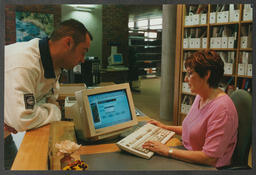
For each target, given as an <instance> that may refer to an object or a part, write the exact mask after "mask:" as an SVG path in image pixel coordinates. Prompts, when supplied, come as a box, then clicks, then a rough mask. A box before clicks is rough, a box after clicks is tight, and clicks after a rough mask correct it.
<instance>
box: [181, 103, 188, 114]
mask: <svg viewBox="0 0 256 175" xmlns="http://www.w3.org/2000/svg"><path fill="white" fill-rule="evenodd" d="M186 108H187V105H186V104H181V112H182V113H186Z"/></svg>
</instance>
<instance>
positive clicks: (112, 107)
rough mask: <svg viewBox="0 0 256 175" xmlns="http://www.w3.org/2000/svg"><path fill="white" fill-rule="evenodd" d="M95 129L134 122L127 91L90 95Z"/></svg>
mask: <svg viewBox="0 0 256 175" xmlns="http://www.w3.org/2000/svg"><path fill="white" fill-rule="evenodd" d="M88 100H89V103H90V106H91V113H92V117H93V122H94V127H95V129H100V128H104V127H108V126H113V125H117V124H120V123H124V122H127V121H130V120H132V115H131V111H130V107H129V103H128V99H127V95H126V91H125V90H118V91H112V92H107V93H101V94H95V95H89V96H88Z"/></svg>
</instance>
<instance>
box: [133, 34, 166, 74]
mask: <svg viewBox="0 0 256 175" xmlns="http://www.w3.org/2000/svg"><path fill="white" fill-rule="evenodd" d="M146 32H150V33H154V34H155V35H156V37H147V36H146V35H145V34H146ZM161 34H162V31H161V30H149V29H148V30H130V32H129V47H132V49H133V50H134V52H135V55H134V56H135V59H136V60H135V64H136V67H138V69H139V75H142V76H143V77H144V78H154V77H157V76H160V72H161V70H160V67H161V48H162V46H161V45H162V43H161ZM130 49H131V48H130Z"/></svg>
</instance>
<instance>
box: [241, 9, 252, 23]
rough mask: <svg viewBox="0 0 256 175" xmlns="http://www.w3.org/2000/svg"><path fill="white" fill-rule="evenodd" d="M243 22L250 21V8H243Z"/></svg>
mask: <svg viewBox="0 0 256 175" xmlns="http://www.w3.org/2000/svg"><path fill="white" fill-rule="evenodd" d="M243 20H244V21H250V20H252V8H245V9H244V13H243Z"/></svg>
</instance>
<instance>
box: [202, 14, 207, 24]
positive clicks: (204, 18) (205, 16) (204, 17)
mask: <svg viewBox="0 0 256 175" xmlns="http://www.w3.org/2000/svg"><path fill="white" fill-rule="evenodd" d="M206 18H207V15H206V14H200V24H206Z"/></svg>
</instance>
